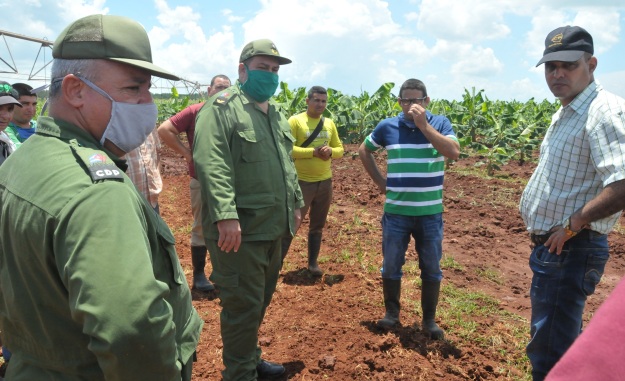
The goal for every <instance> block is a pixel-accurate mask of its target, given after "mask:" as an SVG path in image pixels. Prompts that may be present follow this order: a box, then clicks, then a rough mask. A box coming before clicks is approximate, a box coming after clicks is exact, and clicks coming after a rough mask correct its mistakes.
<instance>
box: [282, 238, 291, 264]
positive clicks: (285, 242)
mask: <svg viewBox="0 0 625 381" xmlns="http://www.w3.org/2000/svg"><path fill="white" fill-rule="evenodd" d="M292 241H293V237H291V236H286V237H282V264H284V258H286V255H287V254H288V253H289V248H290V247H291V242H292Z"/></svg>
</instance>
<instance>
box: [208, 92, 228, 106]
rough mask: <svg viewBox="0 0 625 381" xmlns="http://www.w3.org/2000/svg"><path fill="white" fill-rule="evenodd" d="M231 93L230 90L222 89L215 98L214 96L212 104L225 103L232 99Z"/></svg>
mask: <svg viewBox="0 0 625 381" xmlns="http://www.w3.org/2000/svg"><path fill="white" fill-rule="evenodd" d="M232 95H233V94H232V93H231V92H229V91H224V92H223V93H221V94H219V96H218V97H217V98H215V102H213V104H216V105H225V104H226V103H228V102H229V101H230V99H232Z"/></svg>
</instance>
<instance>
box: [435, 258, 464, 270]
mask: <svg viewBox="0 0 625 381" xmlns="http://www.w3.org/2000/svg"><path fill="white" fill-rule="evenodd" d="M441 268H442V269H443V270H459V271H464V267H462V265H461V264H460V263H459V262H458V261H456V259H455V258H454V257H452V256H450V255H447V254H443V258H442V259H441Z"/></svg>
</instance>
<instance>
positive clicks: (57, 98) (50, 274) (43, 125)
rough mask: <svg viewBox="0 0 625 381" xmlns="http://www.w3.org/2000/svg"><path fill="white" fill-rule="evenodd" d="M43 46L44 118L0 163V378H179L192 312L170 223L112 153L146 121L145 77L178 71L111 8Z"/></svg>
mask: <svg viewBox="0 0 625 381" xmlns="http://www.w3.org/2000/svg"><path fill="white" fill-rule="evenodd" d="M52 57H53V61H52V69H51V77H52V81H51V87H50V107H49V116H41V117H39V119H38V120H37V133H36V134H35V135H33V136H32V137H30V138H29V139H28V141H27V142H26V143H25V144H24V145H22V147H21V148H20V149H18V150H16V151H15V152H14V153H13V154H12V155H11V156H10V157H9V159H8V160H7V161H6V162H5V163H4V164H3V165H2V166H1V167H0V237H1V239H0V330H1V331H2V335H3V337H2V339H3V341H4V344H6V345H7V346H8V347H9V348H10V349H11V351H12V353H13V354H12V357H11V364H10V366H9V367H8V371H7V375H6V377H7V379H8V380H13V381H21V380H59V381H61V380H63V381H67V380H94V381H95V380H105V379H107V380H171V381H180V380H184V381H187V380H190V379H191V373H192V363H193V359H194V357H195V348H196V346H197V342H198V340H199V337H200V333H201V329H202V325H203V321H202V319H201V318H200V317H199V315H198V314H197V312H196V311H195V309H194V308H193V305H192V303H191V291H190V290H189V286H188V285H187V283H186V282H185V279H184V272H183V270H182V267H181V266H180V262H179V261H178V257H177V255H176V249H175V242H174V236H173V234H172V232H171V231H170V230H169V228H168V227H167V225H166V223H165V222H164V221H163V220H162V219H161V218H160V216H159V215H158V214H157V213H156V212H155V211H154V210H153V209H152V207H151V206H150V204H149V203H148V202H147V201H146V200H145V198H144V197H142V196H141V194H139V192H138V191H137V189H136V188H135V186H134V185H133V184H132V182H131V181H130V179H129V178H128V177H127V176H126V175H125V174H124V169H125V167H126V166H125V164H124V160H122V159H120V157H121V156H123V155H124V154H126V153H128V152H130V151H132V150H133V149H135V148H136V147H138V146H140V145H141V143H142V142H143V141H144V140H145V138H146V137H147V136H148V135H149V134H150V132H152V131H153V130H154V126H155V125H156V118H157V115H158V110H157V108H156V105H155V104H154V102H153V100H152V94H151V93H150V90H149V89H150V85H151V79H152V75H154V76H158V77H162V78H167V79H172V80H177V79H178V77H176V76H175V75H173V74H171V73H169V72H168V71H166V70H164V69H162V68H160V67H158V66H156V65H154V64H153V63H152V53H151V47H150V41H149V38H148V34H147V32H146V31H145V29H144V28H143V27H142V26H141V24H139V23H138V22H136V21H134V20H131V19H129V18H126V17H121V16H113V15H91V16H86V17H83V18H81V19H78V20H76V21H74V22H72V23H71V24H70V25H69V26H67V27H66V28H65V29H64V30H63V31H62V32H61V34H60V35H59V36H58V37H57V39H56V40H55V41H54V48H53V50H52ZM34 157H36V158H37V165H33V161H32V159H33V158H34Z"/></svg>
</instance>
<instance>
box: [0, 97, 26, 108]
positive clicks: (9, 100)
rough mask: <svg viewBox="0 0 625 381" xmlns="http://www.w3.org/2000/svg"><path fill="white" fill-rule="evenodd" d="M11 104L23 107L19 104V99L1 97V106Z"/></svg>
mask: <svg viewBox="0 0 625 381" xmlns="http://www.w3.org/2000/svg"><path fill="white" fill-rule="evenodd" d="M11 104H13V105H16V106H18V107H22V104H21V103H20V102H18V101H17V99H15V98H13V97H11V96H8V95H5V96H2V97H0V106H4V105H11Z"/></svg>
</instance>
